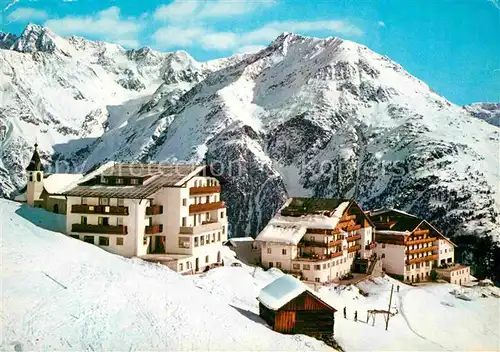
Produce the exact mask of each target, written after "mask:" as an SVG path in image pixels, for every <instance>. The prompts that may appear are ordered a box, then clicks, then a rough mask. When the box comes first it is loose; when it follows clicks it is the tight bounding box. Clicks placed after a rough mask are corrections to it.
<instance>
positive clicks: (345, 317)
mask: <svg viewBox="0 0 500 352" xmlns="http://www.w3.org/2000/svg"><path fill="white" fill-rule="evenodd" d="M344 319H347V310H346V307H344Z"/></svg>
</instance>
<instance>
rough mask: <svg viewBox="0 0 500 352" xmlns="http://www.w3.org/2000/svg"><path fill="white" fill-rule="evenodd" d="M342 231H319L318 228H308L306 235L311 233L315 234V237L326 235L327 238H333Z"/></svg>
mask: <svg viewBox="0 0 500 352" xmlns="http://www.w3.org/2000/svg"><path fill="white" fill-rule="evenodd" d="M340 231H341V230H340V229H338V228H335V229H333V230H329V229H317V228H308V229H307V231H306V233H310V234H313V235H325V236H333V235H336V234H338V233H340Z"/></svg>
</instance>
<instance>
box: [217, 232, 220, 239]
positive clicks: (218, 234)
mask: <svg viewBox="0 0 500 352" xmlns="http://www.w3.org/2000/svg"><path fill="white" fill-rule="evenodd" d="M217 241H220V231H219V232H217Z"/></svg>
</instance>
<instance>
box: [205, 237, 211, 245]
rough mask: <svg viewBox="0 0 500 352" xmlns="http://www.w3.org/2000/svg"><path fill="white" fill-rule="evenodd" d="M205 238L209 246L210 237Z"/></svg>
mask: <svg viewBox="0 0 500 352" xmlns="http://www.w3.org/2000/svg"><path fill="white" fill-rule="evenodd" d="M205 237H206V239H205V242H207V244H209V243H210V235H206V236H205Z"/></svg>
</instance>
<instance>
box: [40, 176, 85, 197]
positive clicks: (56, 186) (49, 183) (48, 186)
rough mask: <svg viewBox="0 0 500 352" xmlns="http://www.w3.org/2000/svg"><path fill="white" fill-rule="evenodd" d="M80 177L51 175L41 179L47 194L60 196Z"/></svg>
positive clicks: (80, 177)
mask: <svg viewBox="0 0 500 352" xmlns="http://www.w3.org/2000/svg"><path fill="white" fill-rule="evenodd" d="M82 177H83V175H82V174H52V175H49V176H48V177H46V178H44V179H43V187H44V188H45V191H47V193H49V194H61V193H63V192H64V191H66V190H67V189H69V187H71V186H72V185H73V184H74V183H75V182H78V180H81V179H82Z"/></svg>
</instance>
